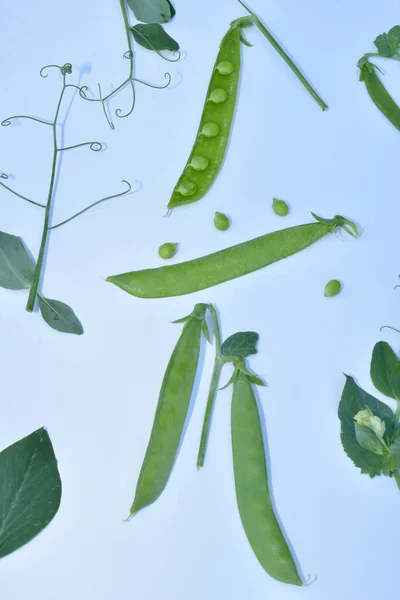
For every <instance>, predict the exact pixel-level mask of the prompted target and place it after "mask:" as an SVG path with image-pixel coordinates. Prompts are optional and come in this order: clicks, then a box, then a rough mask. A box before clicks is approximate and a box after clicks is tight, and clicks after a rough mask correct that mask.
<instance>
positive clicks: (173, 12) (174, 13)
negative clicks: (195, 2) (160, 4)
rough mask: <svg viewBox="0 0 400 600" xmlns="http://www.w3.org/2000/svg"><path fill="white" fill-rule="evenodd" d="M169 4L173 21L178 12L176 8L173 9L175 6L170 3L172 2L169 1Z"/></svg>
mask: <svg viewBox="0 0 400 600" xmlns="http://www.w3.org/2000/svg"><path fill="white" fill-rule="evenodd" d="M167 3H168V5H169V10H170V12H171V19H173V18H174V16H175V15H176V10H175V8H174V7H173V5H172V2H170V0H167Z"/></svg>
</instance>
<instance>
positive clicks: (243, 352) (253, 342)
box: [221, 331, 258, 358]
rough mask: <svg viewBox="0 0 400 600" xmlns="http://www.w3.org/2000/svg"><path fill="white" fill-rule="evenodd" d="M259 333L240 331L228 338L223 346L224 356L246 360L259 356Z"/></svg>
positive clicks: (222, 352)
mask: <svg viewBox="0 0 400 600" xmlns="http://www.w3.org/2000/svg"><path fill="white" fill-rule="evenodd" d="M257 342H258V333H255V332H254V331H239V332H238V333H234V334H233V335H231V336H230V337H228V338H227V339H226V340H225V341H224V343H223V344H222V346H221V354H222V356H238V357H240V358H246V356H250V354H257V348H256V346H257Z"/></svg>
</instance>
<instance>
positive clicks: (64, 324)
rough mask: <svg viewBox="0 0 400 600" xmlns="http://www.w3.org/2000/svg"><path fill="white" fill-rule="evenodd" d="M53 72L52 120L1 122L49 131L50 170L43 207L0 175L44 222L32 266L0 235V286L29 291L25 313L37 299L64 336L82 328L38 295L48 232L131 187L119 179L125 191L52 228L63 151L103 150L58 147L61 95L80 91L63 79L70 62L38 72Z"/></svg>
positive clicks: (13, 240)
mask: <svg viewBox="0 0 400 600" xmlns="http://www.w3.org/2000/svg"><path fill="white" fill-rule="evenodd" d="M50 68H51V69H56V70H57V71H59V73H60V74H61V78H62V86H61V91H60V94H59V97H58V101H57V106H56V110H55V115H54V118H53V120H51V121H46V120H43V119H37V118H35V117H30V116H26V115H15V116H12V117H8V118H7V119H4V120H3V121H2V123H1V125H2V126H3V127H7V126H9V125H11V123H12V122H13V121H15V120H20V119H30V120H33V121H36V122H38V123H39V124H41V125H45V126H46V127H49V128H51V132H52V145H53V151H52V159H51V168H50V181H49V187H48V193H47V201H46V203H45V204H43V203H39V202H36V201H34V200H32V199H30V198H27V197H26V196H23V195H22V194H19V193H18V192H16V191H15V190H14V189H12V188H11V187H10V186H9V185H7V184H5V183H4V180H7V179H8V178H9V177H8V175H7V174H6V173H2V174H1V175H0V179H2V180H3V181H0V186H2V187H3V188H5V189H6V190H8V191H9V192H11V193H12V194H14V195H15V196H16V197H18V198H20V199H22V200H25V201H27V202H29V203H30V204H34V205H35V206H38V207H40V208H41V209H44V221H43V229H42V236H41V242H40V247H39V253H38V257H37V261H36V264H35V263H34V261H33V260H32V258H31V256H30V254H29V253H28V252H27V250H26V248H25V246H24V244H23V242H22V240H21V238H17V237H16V236H13V235H9V234H7V233H4V232H0V287H4V288H7V289H14V290H17V289H26V288H28V289H29V295H28V301H27V305H26V310H27V311H28V312H32V311H33V309H34V307H35V303H36V299H38V300H39V309H40V311H41V314H42V316H43V318H44V320H45V321H46V322H47V323H48V324H49V325H50V326H51V327H53V328H54V329H56V330H58V331H62V332H64V333H73V334H82V333H83V327H82V325H81V323H80V321H79V319H78V318H77V316H76V315H75V313H74V312H73V310H72V309H71V308H70V307H69V306H67V305H66V304H64V303H62V302H59V301H58V300H51V299H49V298H45V297H44V296H43V295H41V294H40V293H39V286H40V285H41V282H42V278H43V269H44V257H45V252H46V247H47V241H48V237H49V232H50V230H52V229H57V228H59V227H61V226H62V225H64V224H66V223H68V222H70V221H72V220H73V219H75V218H77V217H78V216H80V215H82V214H83V213H85V212H87V211H88V210H89V209H91V208H93V207H94V206H97V205H98V204H100V203H101V202H104V201H106V200H110V199H112V198H117V197H120V196H125V195H126V194H127V193H128V192H130V191H131V189H132V188H131V184H130V183H129V182H128V181H125V180H123V182H122V183H124V184H125V186H126V189H125V190H123V191H122V192H119V193H117V194H113V195H111V196H106V197H104V198H100V199H99V200H96V201H95V202H93V203H91V204H90V205H89V206H87V207H86V208H84V209H83V210H80V211H79V212H78V213H76V214H74V215H72V216H70V217H68V218H67V219H65V220H63V221H61V222H60V223H57V224H55V225H52V224H51V215H52V209H53V205H54V201H55V199H56V184H55V182H56V177H57V173H58V171H59V168H60V166H61V156H62V154H63V153H64V152H66V151H69V150H73V149H76V148H83V147H88V148H89V149H90V150H92V151H93V152H99V151H100V150H102V149H103V144H101V143H100V142H97V141H90V142H82V143H79V144H74V145H72V146H62V145H60V140H59V135H58V128H59V126H60V125H62V126H64V125H65V120H64V122H63V123H60V121H59V117H60V111H61V109H62V106H63V101H64V99H65V94H66V92H67V90H68V91H69V90H74V91H76V90H78V91H81V88H80V87H79V86H77V85H75V84H72V83H68V82H67V81H68V80H67V76H68V75H71V74H72V65H71V64H70V63H66V64H65V65H63V66H58V65H46V66H45V67H43V68H42V69H41V71H40V75H41V77H44V78H46V77H47V76H48V74H47V70H48V69H50Z"/></svg>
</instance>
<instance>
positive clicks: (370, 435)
mask: <svg viewBox="0 0 400 600" xmlns="http://www.w3.org/2000/svg"><path fill="white" fill-rule="evenodd" d="M354 431H355V435H356V440H357V442H358V443H359V444H360V446H361V447H362V448H364V450H368V452H372V453H373V454H377V455H378V456H385V455H386V454H389V452H388V450H387V449H386V448H385V446H384V445H383V444H382V442H381V440H380V439H378V437H377V436H376V435H375V433H374V432H373V431H371V429H369V427H364V426H363V425H359V424H358V423H356V424H355V426H354Z"/></svg>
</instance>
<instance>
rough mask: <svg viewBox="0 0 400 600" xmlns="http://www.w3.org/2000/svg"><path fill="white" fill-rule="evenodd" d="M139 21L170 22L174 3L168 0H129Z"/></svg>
mask: <svg viewBox="0 0 400 600" xmlns="http://www.w3.org/2000/svg"><path fill="white" fill-rule="evenodd" d="M127 2H128V5H129V7H130V8H131V9H132V11H133V13H134V15H135V17H136V18H137V20H138V21H142V22H143V23H168V21H170V20H171V18H172V13H171V7H172V5H171V4H170V3H169V2H168V0H127Z"/></svg>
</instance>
